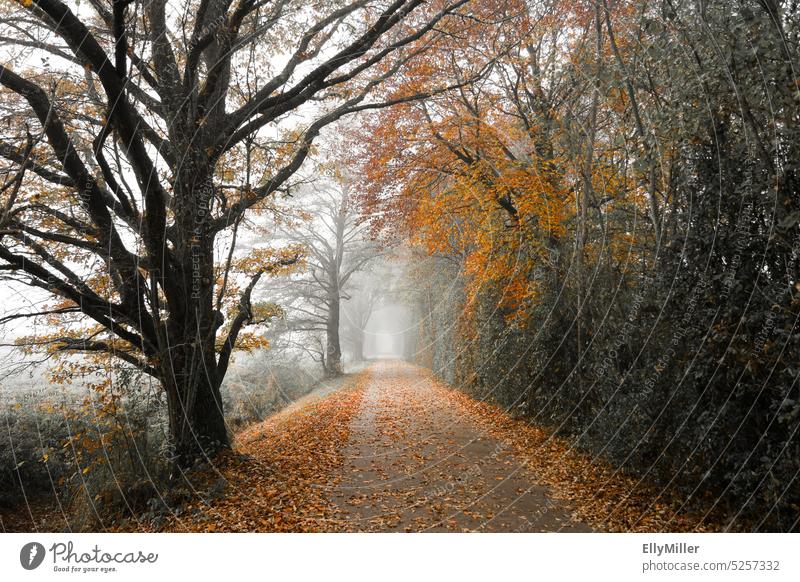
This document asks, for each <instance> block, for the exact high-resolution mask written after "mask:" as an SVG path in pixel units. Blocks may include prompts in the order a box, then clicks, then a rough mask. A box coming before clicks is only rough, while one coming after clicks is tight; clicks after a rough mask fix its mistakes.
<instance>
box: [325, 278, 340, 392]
mask: <svg viewBox="0 0 800 582" xmlns="http://www.w3.org/2000/svg"><path fill="white" fill-rule="evenodd" d="M339 309H340V299H339V294H338V293H331V296H330V298H329V301H328V321H327V324H326V338H325V339H326V350H325V351H326V352H327V358H326V361H327V366H326V369H327V372H328V375H329V376H339V375H341V374H342V344H341V342H340V341H339Z"/></svg>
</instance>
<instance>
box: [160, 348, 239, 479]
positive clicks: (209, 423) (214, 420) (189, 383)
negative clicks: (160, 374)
mask: <svg viewBox="0 0 800 582" xmlns="http://www.w3.org/2000/svg"><path fill="white" fill-rule="evenodd" d="M178 351H182V352H183V353H182V354H181V355H180V356H178V355H177V354H175V355H173V357H172V360H171V361H172V363H173V364H175V366H176V367H175V369H173V370H171V371H170V372H168V373H169V374H170V376H169V377H168V380H167V381H166V382H165V384H166V386H167V395H168V398H167V404H168V409H169V429H170V441H171V449H172V454H173V456H174V461H175V463H176V465H177V466H179V467H187V466H191V465H192V464H193V463H194V462H195V461H197V460H198V459H200V460H202V459H208V458H210V457H211V456H213V455H214V454H215V453H217V452H218V451H220V450H221V449H224V448H229V447H230V440H229V437H228V431H227V428H226V426H225V416H224V414H223V409H222V398H221V395H220V391H219V383H218V382H217V380H216V378H214V377H211V375H210V374H208V373H207V370H206V369H205V368H206V366H205V365H204V364H203V357H202V354H200V353H193V350H191V349H186V350H178Z"/></svg>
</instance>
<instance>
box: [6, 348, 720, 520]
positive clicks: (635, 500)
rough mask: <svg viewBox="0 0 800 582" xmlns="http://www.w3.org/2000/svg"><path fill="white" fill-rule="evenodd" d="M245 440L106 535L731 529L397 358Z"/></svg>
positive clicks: (307, 401) (322, 393)
mask: <svg viewBox="0 0 800 582" xmlns="http://www.w3.org/2000/svg"><path fill="white" fill-rule="evenodd" d="M235 444H236V446H235V449H234V452H231V453H227V454H224V455H221V456H220V457H219V458H218V459H217V460H216V461H215V462H214V463H213V464H211V465H208V466H205V467H201V468H199V469H198V470H196V471H194V472H193V473H192V474H191V475H189V476H188V479H187V480H186V483H185V484H184V485H181V486H178V487H175V488H173V489H172V490H171V491H170V492H169V494H168V495H167V496H165V497H164V498H163V500H161V501H157V500H151V503H150V504H149V505H150V506H151V507H150V508H149V509H148V510H147V511H143V512H142V513H141V514H140V515H137V516H136V517H135V518H130V517H129V518H126V519H123V520H121V521H119V520H117V521H116V522H114V523H115V525H114V526H112V527H110V528H104V529H109V530H112V531H175V532H319V531H409V532H410V531H503V532H540V531H642V532H655V531H693V530H700V531H704V530H720V529H722V528H721V527H720V526H719V524H714V523H709V521H708V520H702V519H701V518H700V517H699V515H693V514H689V513H686V512H683V511H678V509H679V508H680V501H679V500H677V499H675V498H673V497H671V496H670V495H669V494H667V493H662V492H661V491H660V490H658V489H656V488H654V487H652V486H651V485H648V484H647V483H644V482H639V481H637V480H636V479H634V478H632V477H629V476H627V475H625V474H623V473H621V472H618V471H614V470H613V468H612V467H611V466H609V465H608V464H607V463H605V462H603V461H601V460H597V459H592V458H591V457H589V456H587V455H586V454H583V453H581V452H579V451H577V450H576V449H575V448H574V447H573V446H572V443H571V442H570V441H569V440H567V439H564V438H556V437H553V436H552V435H551V434H550V433H549V432H548V431H546V430H544V429H542V428H540V427H537V426H534V425H531V424H529V423H527V422H525V421H524V420H521V419H515V418H512V417H511V416H510V415H509V414H507V413H506V412H505V411H503V410H501V409H499V408H497V407H495V406H493V405H491V404H488V403H485V402H479V401H476V400H475V399H473V398H470V397H469V396H467V395H465V394H464V393H462V392H459V391H457V390H455V389H453V388H452V387H450V386H448V385H447V384H445V383H443V382H441V381H439V380H437V379H436V378H435V377H434V376H433V375H432V374H431V373H430V372H428V371H426V370H423V369H421V368H417V367H414V366H411V365H408V364H404V363H401V362H379V363H376V364H374V365H373V366H371V367H370V368H369V369H367V370H366V371H364V372H362V373H360V374H358V375H355V376H350V377H346V378H344V379H342V380H341V381H339V382H338V383H333V384H329V385H328V386H327V388H324V389H321V390H317V391H315V392H314V393H312V394H311V395H309V396H307V397H305V398H303V399H301V400H299V401H298V402H296V403H295V404H293V405H291V406H290V407H288V408H287V409H285V410H283V411H282V412H280V413H278V414H275V415H273V416H271V417H270V418H268V419H267V420H265V421H264V422H262V423H259V424H257V425H255V426H253V427H251V428H249V429H247V430H245V431H244V432H241V433H239V434H238V435H237V438H236V443H235ZM51 509H52V508H51ZM56 513H57V512H55V511H54V510H53V511H51V513H50V514H49V515H50V519H46V516H47V515H48V513H47V508H44V509H41V510H40V511H38V515H39V521H38V525H37V526H36V527H35V528H31V527H30V526H27V527H26V526H25V524H24V523H18V524H16V523H8V522H6V523H4V524H3V525H4V529H10V530H17V531H20V530H22V531H25V530H28V531H29V530H30V529H38V530H46V529H56V530H60V529H63V528H64V526H63V524H64V520H63V518H61V519H59V518H58V516H57V515H56ZM42 516H45V517H42ZM42 519H44V521H41V520H42ZM59 521H60V525H59V523H58V522H59ZM9 526H10V527H9ZM48 526H49V527H48Z"/></svg>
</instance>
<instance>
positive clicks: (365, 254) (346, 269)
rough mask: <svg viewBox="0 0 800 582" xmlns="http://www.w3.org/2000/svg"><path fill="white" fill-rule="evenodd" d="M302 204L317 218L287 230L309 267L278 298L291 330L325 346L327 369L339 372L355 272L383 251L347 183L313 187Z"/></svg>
mask: <svg viewBox="0 0 800 582" xmlns="http://www.w3.org/2000/svg"><path fill="white" fill-rule="evenodd" d="M303 207H304V208H306V209H307V210H309V212H310V214H311V215H312V216H313V217H314V218H313V219H311V220H309V221H307V222H306V223H304V224H303V225H301V226H295V227H293V228H292V229H291V230H289V231H287V232H286V237H287V239H288V240H290V241H292V242H293V243H295V244H298V245H302V246H303V248H304V252H305V257H306V258H305V269H304V270H303V271H302V273H299V274H294V275H291V276H290V277H289V278H288V279H287V281H286V283H285V285H284V286H283V290H282V297H280V298H279V299H277V300H278V301H279V302H281V304H282V305H283V307H284V309H285V310H286V313H287V326H286V329H287V331H290V332H302V333H304V334H306V336H307V337H308V338H309V340H308V341H307V342H306V343H307V344H309V345H312V346H313V345H314V343H315V342H316V343H318V344H319V346H324V349H322V350H321V351H320V353H319V360H320V362H321V363H322V365H323V367H324V369H325V373H326V374H327V375H329V376H338V375H340V374H341V373H342V342H341V337H340V329H341V319H342V317H341V314H342V301H343V300H345V301H346V300H348V299H350V298H351V296H350V294H349V291H350V287H351V282H352V279H353V276H354V275H355V274H356V273H358V272H360V271H362V270H363V269H364V268H365V267H366V266H367V265H368V264H369V263H370V261H373V260H374V259H375V258H376V257H377V256H378V255H379V250H378V247H377V246H376V245H375V244H374V243H373V242H372V241H370V240H369V238H368V236H367V234H368V233H367V226H366V225H365V224H363V223H362V222H361V220H360V213H359V211H358V208H357V207H356V206H355V204H354V202H353V198H352V195H351V192H350V190H349V185H348V184H347V182H346V181H342V182H341V183H340V184H339V185H334V184H325V185H322V186H320V185H314V186H313V187H312V188H311V191H310V192H308V193H307V194H306V196H305V197H304V198H303ZM312 338H313V339H312ZM322 338H324V340H323V339H322Z"/></svg>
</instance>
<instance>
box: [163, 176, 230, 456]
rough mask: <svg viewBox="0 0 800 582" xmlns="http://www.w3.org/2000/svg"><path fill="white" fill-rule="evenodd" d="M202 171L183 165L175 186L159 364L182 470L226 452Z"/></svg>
mask: <svg viewBox="0 0 800 582" xmlns="http://www.w3.org/2000/svg"><path fill="white" fill-rule="evenodd" d="M202 167H203V163H202V161H198V162H195V164H191V165H190V164H189V163H188V162H187V164H186V167H185V170H184V173H183V174H182V181H181V183H180V184H176V186H175V192H176V201H177V202H176V207H175V214H176V220H175V225H176V240H177V244H176V248H175V257H176V263H177V264H176V265H175V269H174V270H175V271H176V272H175V273H174V274H175V275H177V276H176V277H174V280H176V281H177V283H176V285H175V288H174V289H171V290H170V292H168V293H167V294H166V295H167V301H168V302H169V319H168V321H167V326H166V328H167V334H166V335H167V336H166V338H164V345H163V346H162V347H163V349H162V353H163V356H162V358H161V362H160V367H161V370H162V377H163V382H164V385H165V388H166V390H167V394H168V399H167V401H168V406H169V426H170V440H171V445H172V450H173V454H174V456H175V461H176V464H177V465H178V466H184V467H185V466H189V465H191V464H193V463H194V462H195V461H196V460H198V459H207V458H209V457H211V456H212V455H213V454H214V453H216V452H218V451H219V450H220V449H223V448H228V447H229V446H230V439H229V438H228V433H227V429H226V427H225V416H224V414H223V410H222V398H221V396H220V384H221V383H222V378H219V377H218V375H219V374H218V370H217V354H216V346H215V344H216V332H217V328H218V327H219V325H220V324H221V323H222V322H221V318H220V317H219V314H217V313H216V312H215V310H214V252H213V249H214V237H213V236H212V235H211V234H210V233H209V232H208V230H207V223H208V218H209V216H210V210H211V204H212V202H213V186H212V181H211V176H209V175H207V174H205V173H204V172H202V171H201V168H202ZM191 168H194V170H192V169H191Z"/></svg>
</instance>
